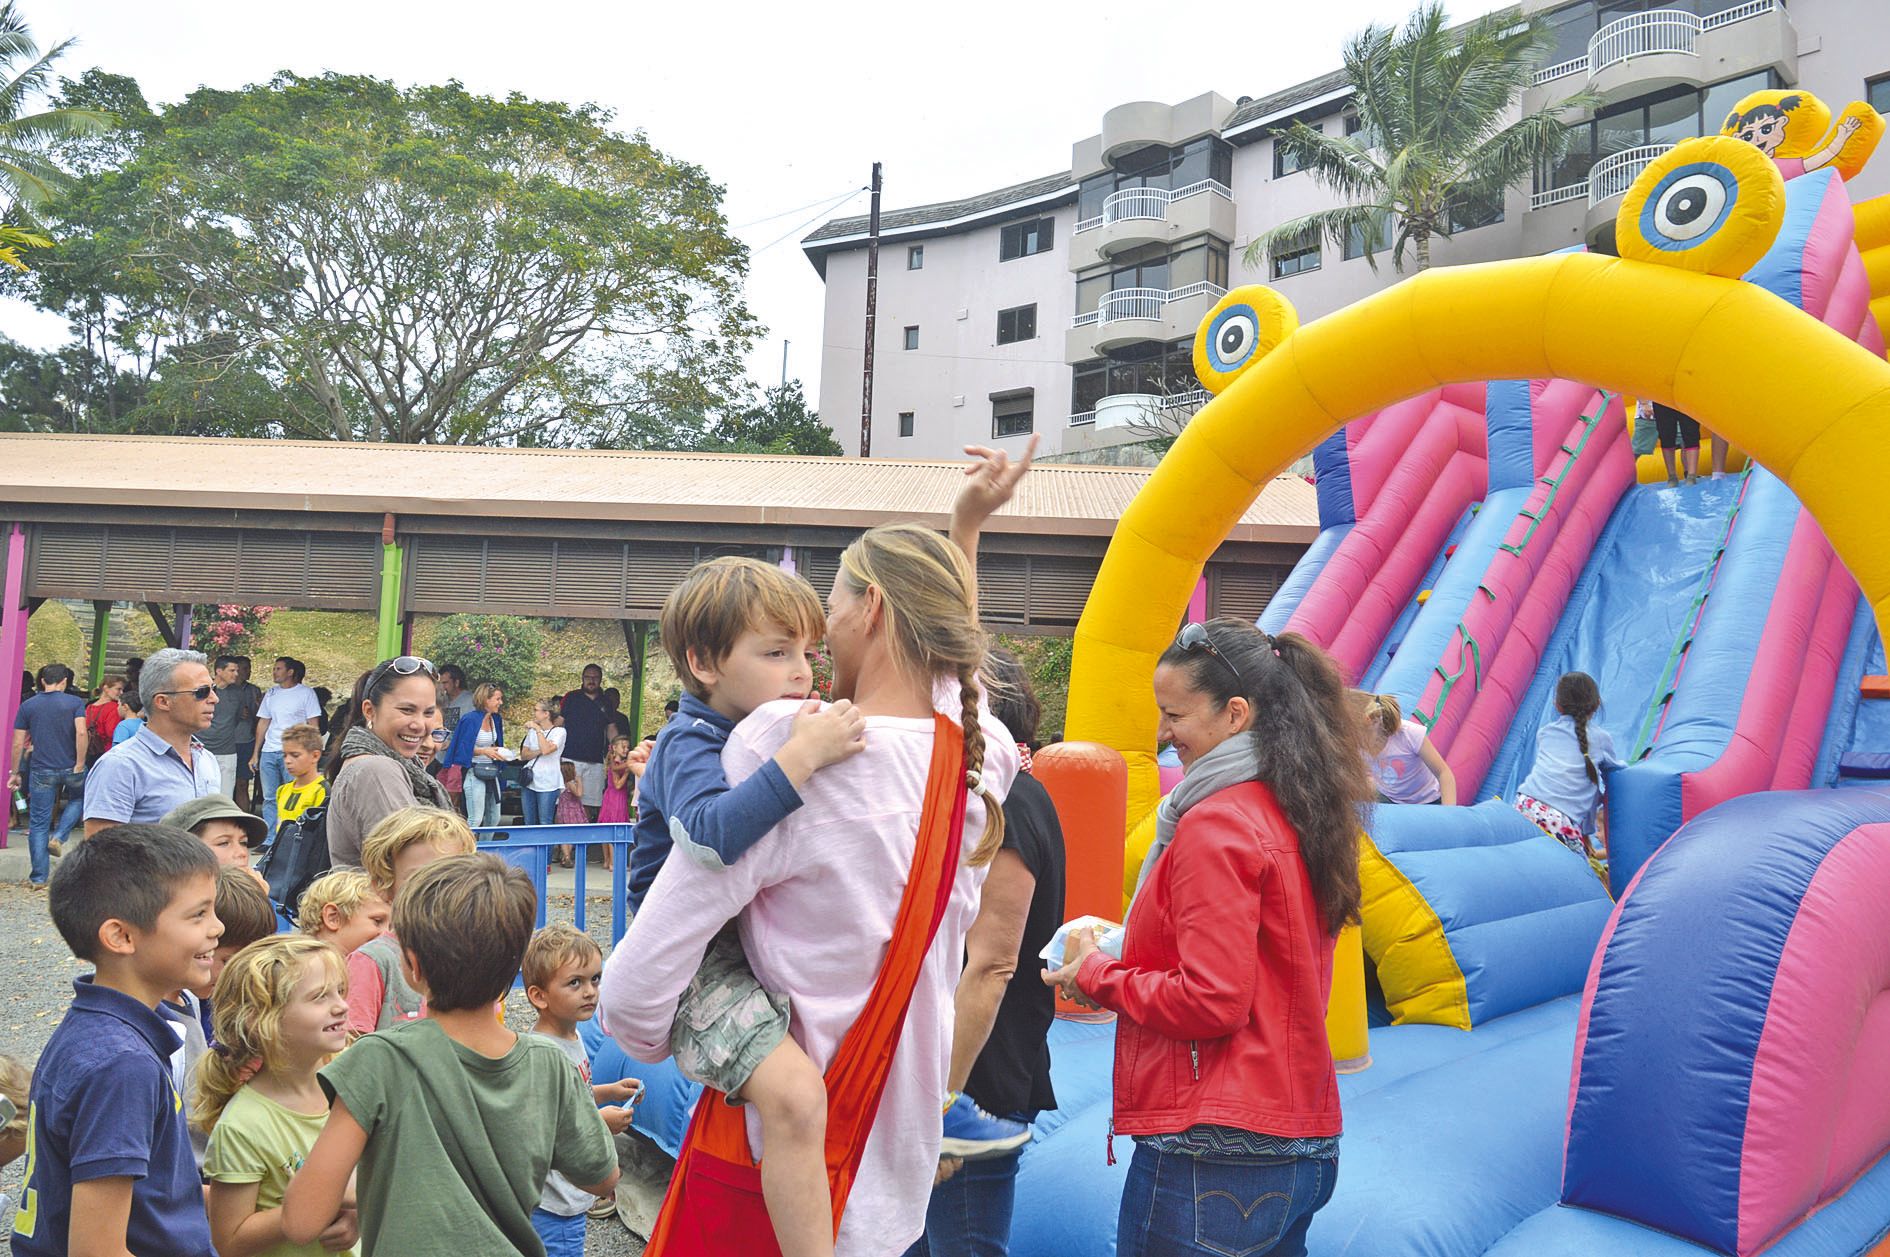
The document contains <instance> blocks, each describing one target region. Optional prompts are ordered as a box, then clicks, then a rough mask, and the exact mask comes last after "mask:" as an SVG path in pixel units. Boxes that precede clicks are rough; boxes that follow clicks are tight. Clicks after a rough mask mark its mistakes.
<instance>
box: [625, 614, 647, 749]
mask: <svg viewBox="0 0 1890 1257" xmlns="http://www.w3.org/2000/svg"><path fill="white" fill-rule="evenodd" d="M627 627H628V628H629V630H630V631H629V632H627V633H625V634H624V637H625V638H626V639H627V644H628V645H629V647H630V728H631V729H632V731H634V733H635V735H636V736H637V737H638V738H641V737H642V736H643V662H644V656H646V655H648V654H649V653H650V626H649V625H648V624H646V623H645V622H644V621H642V620H638V621H636V622H635V623H634V624H632V625H628V626H627Z"/></svg>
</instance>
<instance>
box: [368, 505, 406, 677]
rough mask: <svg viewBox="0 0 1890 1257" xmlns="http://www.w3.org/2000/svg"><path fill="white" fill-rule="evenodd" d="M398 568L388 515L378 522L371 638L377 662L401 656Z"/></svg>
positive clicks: (391, 520) (397, 550) (397, 547)
mask: <svg viewBox="0 0 1890 1257" xmlns="http://www.w3.org/2000/svg"><path fill="white" fill-rule="evenodd" d="M401 568H402V562H401V553H400V543H399V542H398V541H396V540H395V539H394V517H393V516H392V515H391V514H390V515H387V516H386V517H385V518H384V519H383V520H382V522H381V600H380V608H379V611H380V614H379V618H378V620H377V622H376V625H375V634H374V657H375V659H377V660H380V659H392V658H393V657H394V656H395V655H398V654H400V653H402V649H403V647H402V641H403V637H404V634H403V632H402V629H401V618H402V617H401V605H400V595H401V575H402V573H401Z"/></svg>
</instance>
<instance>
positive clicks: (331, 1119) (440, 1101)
mask: <svg viewBox="0 0 1890 1257" xmlns="http://www.w3.org/2000/svg"><path fill="white" fill-rule="evenodd" d="M537 911H538V902H537V896H536V894H535V893H534V892H533V890H532V884H531V880H530V879H529V878H527V877H526V876H525V874H524V872H523V871H521V870H519V869H516V868H512V867H510V866H508V865H507V864H506V863H505V862H504V861H503V860H500V859H499V858H498V857H497V856H493V855H467V856H454V857H451V858H448V859H444V860H438V861H435V862H434V863H433V864H431V865H429V866H428V867H427V868H424V869H422V870H421V871H420V872H419V873H418V874H416V875H415V876H414V878H413V880H412V881H411V883H409V884H408V885H407V886H406V888H405V890H404V892H403V893H402V894H401V896H400V897H399V898H398V899H397V900H396V901H395V903H394V933H395V934H396V936H398V938H399V939H400V946H401V951H402V959H403V963H404V964H405V966H406V968H407V969H408V971H409V972H410V973H411V974H412V975H413V982H414V985H415V987H416V988H418V989H419V990H421V991H422V992H424V993H425V995H426V1000H427V1013H426V1016H425V1017H423V1018H421V1019H419V1020H417V1021H410V1022H403V1023H401V1024H399V1025H396V1026H391V1027H389V1028H388V1029H386V1030H384V1031H382V1032H381V1033H379V1034H373V1035H368V1036H367V1037H365V1038H363V1039H361V1040H359V1041H357V1042H356V1043H355V1044H354V1045H353V1046H352V1047H350V1048H349V1049H348V1050H347V1051H345V1052H343V1053H342V1054H341V1055H340V1056H339V1057H338V1058H336V1059H335V1061H334V1062H333V1063H331V1064H329V1065H327V1066H326V1067H324V1068H323V1069H322V1070H321V1073H320V1078H321V1082H322V1087H323V1090H324V1091H326V1092H327V1093H328V1096H329V1099H330V1103H331V1107H330V1109H329V1114H328V1123H327V1125H325V1126H324V1127H323V1128H322V1133H321V1135H320V1136H319V1137H318V1138H317V1139H316V1141H315V1147H314V1148H313V1150H311V1151H310V1153H309V1155H308V1160H307V1162H306V1163H305V1164H304V1165H303V1167H302V1168H301V1170H300V1171H298V1172H297V1174H296V1175H295V1178H294V1179H293V1180H292V1181H291V1182H290V1184H289V1188H288V1192H287V1194H286V1195H285V1196H284V1198H283V1203H282V1231H283V1237H284V1238H285V1239H286V1240H288V1241H289V1242H290V1243H292V1244H307V1243H310V1242H312V1241H313V1240H315V1239H316V1238H317V1236H318V1235H319V1234H320V1233H321V1231H322V1229H323V1228H324V1227H326V1226H327V1225H329V1223H330V1222H331V1221H332V1219H334V1217H335V1216H336V1214H337V1213H338V1212H339V1211H340V1209H341V1208H342V1204H343V1202H344V1200H345V1198H346V1194H347V1188H348V1178H349V1176H350V1175H351V1174H353V1173H354V1172H355V1169H356V1166H357V1165H358V1166H359V1167H360V1177H359V1182H358V1186H357V1196H358V1200H359V1207H360V1223H361V1241H362V1244H361V1251H362V1253H363V1255H364V1257H373V1254H375V1253H376V1252H379V1253H383V1254H398V1255H399V1257H424V1255H425V1254H434V1253H438V1254H470V1253H497V1252H517V1253H523V1254H527V1257H543V1254H544V1252H545V1247H544V1243H543V1242H542V1241H541V1240H540V1239H539V1238H538V1233H537V1232H536V1231H535V1230H533V1229H532V1209H533V1208H534V1207H535V1206H536V1205H537V1203H538V1198H539V1194H540V1192H541V1191H543V1189H544V1185H545V1180H546V1177H547V1176H548V1175H549V1174H550V1172H551V1171H553V1170H556V1171H558V1172H559V1173H561V1174H563V1175H564V1176H565V1177H567V1178H569V1179H570V1180H571V1181H573V1182H575V1183H578V1184H580V1185H582V1186H583V1187H584V1190H585V1191H587V1192H591V1193H594V1194H596V1195H604V1194H607V1193H609V1192H611V1191H613V1190H615V1186H616V1181H617V1150H616V1147H615V1145H614V1144H613V1142H612V1140H611V1137H610V1131H609V1130H608V1129H606V1128H605V1126H604V1119H603V1118H602V1117H600V1116H598V1112H597V1105H596V1102H595V1101H594V1100H593V1099H592V1097H591V1089H590V1088H589V1087H588V1086H586V1085H585V1084H584V1081H583V1079H581V1078H580V1077H579V1076H578V1072H577V1071H576V1070H575V1069H573V1068H571V1062H570V1060H569V1059H567V1058H566V1056H565V1054H564V1053H563V1052H561V1051H559V1050H558V1048H557V1047H556V1046H555V1045H554V1044H552V1043H549V1042H546V1041H545V1040H544V1039H542V1038H540V1037H538V1036H536V1035H517V1034H514V1033H512V1032H511V1031H510V1030H507V1029H506V1028H505V1027H504V1026H503V1025H502V1024H500V1022H499V1021H498V1019H497V1018H495V1017H494V1016H493V1015H492V1008H493V1005H494V1004H495V1003H497V1002H498V1001H499V1000H500V999H502V998H504V996H505V994H506V992H507V991H509V990H510V989H511V987H512V979H513V978H515V977H517V976H518V971H519V962H520V961H521V959H522V958H523V957H524V954H525V946H526V944H527V943H528V942H529V941H530V939H531V935H532V922H533V920H534V918H535V917H536V916H537Z"/></svg>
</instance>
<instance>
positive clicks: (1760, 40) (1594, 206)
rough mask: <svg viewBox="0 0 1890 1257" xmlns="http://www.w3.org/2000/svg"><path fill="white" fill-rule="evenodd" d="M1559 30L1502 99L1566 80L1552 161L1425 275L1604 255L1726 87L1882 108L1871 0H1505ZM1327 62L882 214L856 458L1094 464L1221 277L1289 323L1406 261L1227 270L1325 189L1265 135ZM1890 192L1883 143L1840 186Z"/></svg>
mask: <svg viewBox="0 0 1890 1257" xmlns="http://www.w3.org/2000/svg"><path fill="white" fill-rule="evenodd" d="M1523 8H1524V10H1525V11H1527V12H1531V13H1540V14H1541V15H1542V16H1543V19H1544V21H1545V22H1546V24H1547V25H1548V27H1549V29H1550V30H1551V32H1552V33H1553V35H1554V37H1555V42H1554V45H1553V47H1552V48H1551V50H1550V51H1549V53H1548V54H1547V56H1546V57H1545V58H1544V61H1543V64H1542V66H1541V68H1540V69H1539V71H1538V72H1537V73H1536V75H1535V82H1534V85H1533V86H1532V87H1530V88H1529V90H1528V91H1527V92H1526V93H1525V94H1524V97H1523V99H1522V100H1521V101H1520V102H1519V107H1520V108H1521V109H1527V110H1534V109H1537V108H1540V107H1542V106H1543V105H1545V104H1549V103H1552V102H1554V101H1556V100H1561V99H1565V98H1566V97H1568V96H1569V95H1570V94H1572V93H1573V92H1576V91H1580V90H1583V89H1588V90H1592V91H1593V92H1595V93H1597V94H1598V95H1599V96H1600V97H1601V100H1602V104H1601V106H1600V107H1599V108H1598V109H1596V110H1593V111H1590V112H1586V113H1582V114H1579V115H1576V116H1575V117H1576V123H1575V136H1574V141H1573V143H1572V144H1571V146H1570V151H1569V153H1568V155H1567V156H1566V157H1565V158H1564V159H1563V160H1561V161H1560V162H1558V163H1555V165H1554V166H1553V168H1550V169H1543V170H1539V171H1537V172H1536V173H1535V176H1534V178H1533V180H1531V181H1530V183H1529V184H1527V185H1522V186H1517V187H1514V188H1511V189H1509V191H1508V194H1507V195H1506V196H1505V197H1504V198H1503V200H1502V202H1501V204H1491V205H1483V206H1474V205H1466V206H1465V207H1464V210H1463V214H1462V217H1461V219H1460V221H1459V222H1458V223H1457V228H1458V229H1457V231H1456V233H1455V234H1454V235H1453V236H1452V238H1451V239H1449V240H1440V241H1436V242H1435V243H1434V244H1433V247H1432V262H1433V265H1454V264H1462V263H1467V262H1482V261H1489V260H1492V259H1496V258H1506V257H1522V256H1529V255H1534V254H1539V253H1545V252H1548V251H1551V250H1554V249H1560V248H1565V247H1567V246H1569V245H1574V244H1581V243H1586V244H1588V245H1589V246H1590V247H1592V248H1598V249H1604V250H1607V249H1611V248H1612V243H1613V223H1614V215H1615V211H1616V209H1617V208H1618V206H1619V205H1620V201H1621V197H1622V195H1623V194H1625V192H1626V191H1627V189H1628V187H1629V186H1630V185H1631V184H1632V183H1633V181H1634V177H1635V176H1636V175H1637V174H1638V173H1639V172H1640V171H1641V170H1642V169H1643V168H1645V166H1646V165H1647V163H1648V162H1650V161H1652V160H1654V159H1655V158H1656V157H1657V156H1658V155H1659V154H1660V153H1662V152H1664V151H1665V150H1666V149H1667V148H1668V147H1671V146H1672V145H1673V144H1674V143H1675V142H1677V141H1679V140H1682V139H1686V138H1689V137H1691V136H1695V135H1703V134H1712V133H1714V132H1717V131H1718V130H1719V126H1720V123H1721V121H1722V120H1723V119H1724V118H1725V116H1726V113H1727V111H1728V110H1729V109H1730V107H1731V105H1732V104H1733V102H1735V101H1737V100H1738V99H1739V98H1740V97H1742V96H1744V95H1746V94H1747V93H1749V92H1752V91H1755V90H1758V89H1761V88H1767V87H1780V88H1789V87H1802V88H1804V89H1806V90H1807V91H1810V92H1812V93H1815V94H1816V95H1818V96H1819V97H1821V98H1822V99H1823V100H1824V101H1825V102H1826V103H1827V104H1829V105H1830V106H1831V107H1832V110H1833V112H1834V113H1835V112H1837V111H1838V110H1840V109H1841V108H1842V107H1843V106H1844V105H1845V104H1847V103H1849V102H1850V101H1853V100H1858V99H1868V100H1869V101H1870V103H1871V104H1872V105H1873V106H1874V107H1875V108H1876V109H1878V110H1879V111H1880V112H1890V8H1886V3H1885V0H1790V2H1789V7H1788V5H1787V3H1786V0H1579V2H1578V3H1574V4H1567V3H1560V2H1559V0H1524V4H1523ZM1350 98H1351V92H1350V89H1349V87H1348V86H1347V84H1346V81H1345V77H1344V75H1343V73H1340V72H1333V73H1329V74H1326V75H1323V76H1321V77H1319V78H1316V79H1312V80H1309V81H1307V82H1304V83H1299V84H1296V85H1294V86H1291V87H1287V88H1285V89H1283V90H1280V91H1275V92H1273V93H1271V94H1269V95H1265V96H1260V97H1247V96H1242V97H1240V98H1238V99H1236V100H1232V101H1229V100H1227V99H1226V98H1224V97H1222V96H1219V95H1217V94H1214V93H1212V92H1210V93H1207V94H1204V95H1201V96H1197V97H1195V98H1194V99H1192V100H1188V101H1183V102H1181V103H1180V104H1176V105H1166V104H1158V103H1153V102H1148V101H1131V102H1128V103H1125V104H1121V105H1118V106H1116V107H1114V108H1112V109H1110V110H1109V111H1108V112H1107V113H1105V114H1104V115H1103V118H1102V129H1101V131H1100V132H1099V133H1097V134H1095V135H1091V136H1088V137H1086V138H1083V139H1079V140H1077V141H1075V143H1074V144H1073V145H1072V148H1071V159H1070V167H1069V169H1068V170H1060V171H1056V172H1054V173H1052V174H1048V175H1045V176H1044V177H1043V178H1040V179H1035V180H1032V181H1030V182H1028V183H1022V184H1017V185H1015V186H1013V187H1008V188H1000V189H997V190H996V191H992V192H985V193H981V194H979V195H975V196H967V197H965V198H963V199H961V200H956V201H948V202H943V203H940V204H936V205H925V206H919V207H916V208H912V209H904V210H893V211H890V212H887V213H884V214H882V215H881V224H880V241H881V243H880V256H879V300H878V319H877V323H878V328H877V335H876V337H875V342H876V343H875V352H874V403H873V427H872V446H871V453H872V454H873V456H875V457H887V458H937V457H951V456H954V455H955V454H956V453H957V451H958V449H959V447H961V446H963V445H964V444H966V443H967V442H980V443H990V442H997V443H999V444H1002V445H1011V446H1013V447H1015V446H1019V445H1021V444H1022V441H1023V440H1024V438H1026V437H1027V436H1028V435H1029V434H1030V433H1032V432H1036V433H1041V434H1042V437H1043V448H1044V450H1045V452H1047V453H1050V454H1069V455H1072V456H1076V457H1082V458H1089V459H1095V460H1098V461H1109V460H1111V459H1113V458H1114V457H1116V456H1115V455H1113V454H1112V453H1111V451H1112V450H1114V449H1116V448H1117V447H1121V446H1123V445H1125V444H1128V443H1133V442H1137V441H1140V440H1143V439H1145V438H1146V437H1147V436H1149V435H1151V434H1153V433H1159V432H1161V431H1164V430H1169V429H1172V428H1174V427H1176V426H1178V425H1179V424H1180V423H1181V422H1185V419H1186V417H1187V416H1188V415H1189V414H1191V413H1192V412H1193V411H1194V410H1195V409H1198V408H1199V406H1200V404H1201V402H1202V401H1203V400H1205V395H1204V394H1202V393H1201V392H1200V391H1199V388H1198V385H1197V383H1196V381H1195V378H1194V372H1193V366H1192V361H1191V346H1192V340H1193V336H1194V331H1195V328H1196V326H1197V324H1198V323H1199V321H1200V319H1201V316H1202V315H1203V314H1205V313H1206V311H1207V310H1208V309H1209V308H1210V307H1212V306H1213V304H1214V303H1215V302H1216V301H1217V300H1218V299H1219V298H1220V296H1221V295H1222V294H1224V293H1225V292H1226V291H1227V289H1228V287H1230V286H1232V285H1238V284H1243V283H1254V282H1262V283H1270V284H1275V285H1277V286H1278V287H1279V289H1280V291H1282V292H1283V293H1285V294H1287V295H1288V296H1290V297H1291V298H1292V300H1293V302H1294V304H1295V306H1297V307H1298V309H1299V312H1300V316H1301V318H1302V319H1313V318H1317V317H1319V316H1320V315H1322V314H1326V313H1329V312H1331V311H1333V310H1335V309H1338V308H1340V307H1342V306H1344V305H1346V304H1349V303H1350V302H1353V301H1356V300H1358V299H1360V298H1361V297H1364V296H1367V295H1369V294H1370V293H1371V292H1373V291H1375V290H1376V289H1378V288H1381V287H1384V286H1386V285H1388V284H1391V283H1395V282H1397V281H1398V280H1399V279H1400V278H1401V276H1400V275H1399V274H1398V273H1397V272H1396V271H1394V270H1393V268H1392V267H1391V265H1390V259H1389V257H1388V256H1386V255H1385V254H1383V253H1380V254H1379V256H1378V266H1377V269H1376V270H1375V271H1374V270H1373V268H1372V267H1371V266H1370V265H1369V264H1368V262H1367V260H1366V258H1365V256H1364V249H1363V247H1362V245H1363V242H1362V241H1356V240H1355V241H1351V242H1348V243H1347V245H1346V247H1344V248H1341V249H1338V250H1334V249H1333V248H1331V247H1330V245H1329V244H1325V243H1321V242H1311V243H1309V244H1308V245H1307V246H1306V247H1305V248H1304V249H1301V250H1297V251H1293V252H1289V253H1286V254H1284V255H1278V256H1275V257H1274V258H1272V259H1271V261H1270V262H1269V263H1268V264H1267V265H1266V269H1265V270H1264V271H1263V272H1255V271H1252V270H1249V269H1248V268H1247V267H1245V266H1244V264H1243V263H1242V260H1241V252H1242V249H1243V247H1244V246H1245V244H1246V242H1247V241H1248V240H1250V239H1252V237H1253V236H1254V235H1255V234H1257V233H1258V232H1260V231H1262V230H1264V229H1265V228H1267V227H1269V226H1271V225H1274V224H1277V223H1280V222H1284V221H1286V220H1289V219H1292V218H1295V217H1298V216H1299V215H1302V214H1305V213H1308V212H1310V211H1313V210H1316V209H1319V208H1322V207H1324V206H1326V205H1329V204H1331V203H1332V200H1331V197H1332V194H1331V193H1329V192H1327V191H1326V190H1325V189H1323V188H1321V187H1319V186H1318V185H1317V184H1315V183H1314V182H1313V180H1312V179H1311V178H1310V177H1309V176H1307V175H1305V174H1303V173H1301V172H1299V171H1297V170H1295V169H1293V168H1292V166H1291V163H1290V162H1288V161H1287V160H1286V158H1285V155H1284V154H1283V153H1281V152H1280V151H1278V150H1277V149H1276V146H1275V143H1274V138H1273V137H1274V136H1275V135H1276V134H1277V133H1278V132H1279V131H1280V130H1281V129H1282V128H1284V127H1286V126H1288V125H1290V124H1291V123H1293V122H1294V121H1304V122H1306V123H1307V124H1308V125H1310V126H1314V127H1318V128H1321V129H1323V130H1325V131H1327V132H1328V133H1341V132H1345V133H1352V132H1356V131H1357V129H1358V127H1359V121H1358V116H1357V114H1356V113H1355V112H1354V111H1353V109H1352V108H1351V100H1350ZM1885 192H1890V155H1884V156H1880V157H1879V158H1878V160H1877V161H1876V162H1875V163H1873V165H1872V168H1870V169H1868V170H1866V171H1865V172H1864V173H1863V174H1862V175H1861V176H1859V177H1858V179H1856V180H1855V181H1854V182H1853V184H1852V194H1853V196H1854V197H1857V198H1860V199H1861V198H1864V197H1869V196H1875V195H1878V194H1881V193H1885ZM866 236H867V221H866V219H865V218H843V219H836V220H834V221H831V222H829V223H827V224H825V225H824V226H822V227H820V228H819V229H818V230H816V231H815V232H814V233H813V234H812V235H810V236H808V237H807V238H806V239H805V240H804V241H803V242H802V248H803V249H804V250H805V252H806V254H807V257H808V259H809V261H811V262H812V263H813V265H814V267H815V269H816V270H818V271H819V272H820V274H821V276H822V278H823V280H824V281H825V284H826V312H825V323H824V335H823V337H822V340H823V343H824V348H823V350H822V358H821V387H820V413H821V415H822V416H823V417H824V418H826V419H827V420H828V422H829V423H831V424H832V426H833V428H834V430H835V432H836V433H837V434H838V436H839V439H840V441H841V443H842V444H843V445H844V446H845V447H846V449H847V452H848V453H850V454H852V453H858V452H859V443H860V422H859V419H860V379H861V370H862V359H863V353H862V350H861V345H862V344H863V341H864V336H863V332H864V322H865V293H866Z"/></svg>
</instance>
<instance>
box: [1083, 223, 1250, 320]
mask: <svg viewBox="0 0 1890 1257" xmlns="http://www.w3.org/2000/svg"><path fill="white" fill-rule="evenodd" d="M1200 283H1209V284H1215V285H1218V286H1219V287H1221V288H1226V287H1227V246H1226V245H1224V244H1220V243H1218V242H1214V243H1210V242H1208V241H1205V240H1199V239H1197V242H1196V243H1193V244H1190V245H1188V246H1186V247H1185V248H1180V249H1176V250H1174V251H1173V252H1170V251H1169V248H1168V246H1166V245H1160V244H1152V245H1145V246H1144V247H1142V248H1140V249H1126V250H1124V251H1123V252H1121V253H1118V254H1116V256H1115V258H1114V260H1113V261H1112V262H1111V263H1110V265H1108V266H1098V267H1092V268H1091V269H1089V270H1086V271H1081V272H1079V273H1078V274H1077V276H1076V312H1077V313H1078V314H1090V313H1093V312H1094V311H1095V310H1096V308H1097V307H1098V306H1099V305H1101V304H1102V299H1103V297H1104V296H1106V295H1107V294H1109V293H1111V292H1120V291H1122V290H1123V289H1124V288H1154V289H1158V290H1160V291H1162V292H1170V291H1173V290H1176V289H1182V288H1187V287H1190V286H1191V285H1194V284H1200Z"/></svg>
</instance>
